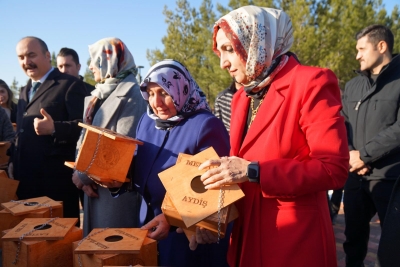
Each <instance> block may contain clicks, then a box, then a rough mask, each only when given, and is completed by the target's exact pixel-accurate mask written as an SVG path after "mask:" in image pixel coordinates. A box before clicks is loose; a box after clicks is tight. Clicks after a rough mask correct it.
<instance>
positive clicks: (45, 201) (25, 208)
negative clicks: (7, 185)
mask: <svg viewBox="0 0 400 267" xmlns="http://www.w3.org/2000/svg"><path fill="white" fill-rule="evenodd" d="M1 206H2V207H3V208H5V209H6V210H8V211H9V212H11V213H12V214H13V215H22V214H26V213H30V212H33V211H41V210H46V209H49V208H50V207H51V208H59V207H62V203H61V202H59V201H55V200H52V199H51V198H48V197H37V198H29V199H25V200H18V201H14V202H13V201H10V202H6V203H1Z"/></svg>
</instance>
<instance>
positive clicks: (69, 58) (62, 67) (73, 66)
mask: <svg viewBox="0 0 400 267" xmlns="http://www.w3.org/2000/svg"><path fill="white" fill-rule="evenodd" d="M57 68H58V70H59V71H60V72H62V73H66V74H69V75H72V76H75V77H76V78H78V79H80V80H81V81H83V77H82V76H81V75H79V71H80V70H81V64H80V63H79V56H78V53H76V51H75V50H74V49H72V48H67V47H63V48H61V49H60V52H58V55H57ZM83 84H84V85H85V89H86V92H87V94H90V92H92V91H93V89H94V86H93V85H91V84H88V83H87V82H83Z"/></svg>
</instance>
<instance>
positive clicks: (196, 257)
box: [134, 59, 230, 267]
mask: <svg viewBox="0 0 400 267" xmlns="http://www.w3.org/2000/svg"><path fill="white" fill-rule="evenodd" d="M140 89H141V93H142V96H143V98H144V99H145V100H146V101H148V108H147V114H144V115H143V116H142V118H141V119H140V121H139V125H138V128H137V134H136V137H137V138H138V139H139V140H140V141H142V142H143V143H144V144H143V145H142V146H139V147H138V152H137V155H136V157H135V159H134V161H135V163H134V166H135V168H134V169H135V176H134V177H135V180H134V182H135V185H136V188H137V190H138V191H139V192H140V193H141V194H142V195H143V197H144V200H145V201H146V203H147V204H148V205H147V217H146V221H145V223H146V224H145V225H144V226H143V227H142V229H149V230H150V231H149V233H148V235H147V236H148V237H150V238H153V239H155V240H158V252H159V265H160V266H178V267H179V266H193V267H196V266H199V267H200V266H215V267H221V266H227V262H226V252H227V248H228V242H229V238H224V239H222V240H221V241H220V242H219V244H207V245H200V246H198V247H197V249H195V247H192V246H191V247H189V244H190V245H192V244H195V240H196V239H197V235H202V234H204V235H207V236H208V234H210V232H208V231H207V230H204V229H203V230H200V229H199V228H197V230H196V231H197V232H196V236H192V237H191V242H190V243H189V241H188V239H187V237H186V236H185V235H184V234H182V233H177V232H176V228H175V227H170V225H169V224H168V223H167V221H166V219H165V216H164V214H163V213H162V210H161V204H162V201H163V199H164V196H165V193H166V191H165V188H164V186H163V184H162V183H161V181H160V179H159V177H158V173H160V172H162V171H164V170H165V169H167V168H169V167H171V166H173V165H175V163H176V160H177V157H178V154H179V153H185V154H190V155H195V154H197V153H199V152H200V151H202V150H204V149H207V148H208V147H213V148H214V150H215V151H216V152H217V154H218V155H219V156H226V155H228V153H229V135H228V133H227V131H226V129H225V127H224V125H223V123H222V121H221V120H219V119H218V118H216V117H215V116H214V115H213V114H212V113H211V111H210V108H209V106H208V104H207V102H206V97H205V94H204V93H203V91H202V90H201V89H200V88H199V86H198V85H197V83H196V82H195V80H194V79H193V78H192V76H191V75H190V73H189V71H188V70H187V69H186V67H185V66H184V65H182V64H181V63H180V62H178V61H175V60H170V59H166V60H163V61H161V62H158V63H157V64H155V65H154V66H152V67H151V68H150V70H149V71H148V73H147V74H146V76H145V78H144V81H143V82H142V84H141V85H140ZM216 204H217V203H216ZM229 232H230V231H229V230H228V234H227V236H229ZM211 241H212V238H210V240H209V239H207V242H211ZM191 249H195V250H194V251H192V250H191Z"/></svg>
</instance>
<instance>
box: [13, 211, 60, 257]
mask: <svg viewBox="0 0 400 267" xmlns="http://www.w3.org/2000/svg"><path fill="white" fill-rule="evenodd" d="M56 219H58V217H55V218H51V219H50V220H48V221H47V222H45V223H43V224H42V225H41V226H39V227H36V228H33V229H32V230H30V231H29V232H26V233H24V234H22V235H21V236H20V237H19V240H18V245H17V253H16V255H15V259H14V261H13V264H14V265H16V264H17V262H18V258H19V253H20V251H21V242H22V240H23V239H24V237H25V236H28V235H30V234H32V233H33V232H35V231H37V230H41V229H43V228H44V227H45V226H46V225H48V224H49V223H51V222H53V221H55V220H56Z"/></svg>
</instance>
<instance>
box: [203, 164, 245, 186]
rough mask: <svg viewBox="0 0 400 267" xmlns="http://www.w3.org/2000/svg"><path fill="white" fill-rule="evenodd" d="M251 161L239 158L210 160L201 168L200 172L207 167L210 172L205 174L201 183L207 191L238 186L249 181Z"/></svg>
mask: <svg viewBox="0 0 400 267" xmlns="http://www.w3.org/2000/svg"><path fill="white" fill-rule="evenodd" d="M249 164H250V161H247V160H245V159H242V158H238V157H222V158H221V159H210V160H207V161H206V162H204V163H203V164H201V165H200V166H199V170H203V169H205V168H207V167H214V166H218V167H216V168H210V169H209V170H208V171H206V172H205V173H203V175H202V176H201V178H200V179H201V181H202V182H203V184H204V185H205V189H218V188H220V187H221V186H222V185H229V184H238V183H243V182H246V181H248V180H249V178H248V177H247V176H246V173H247V166H248V165H249Z"/></svg>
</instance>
